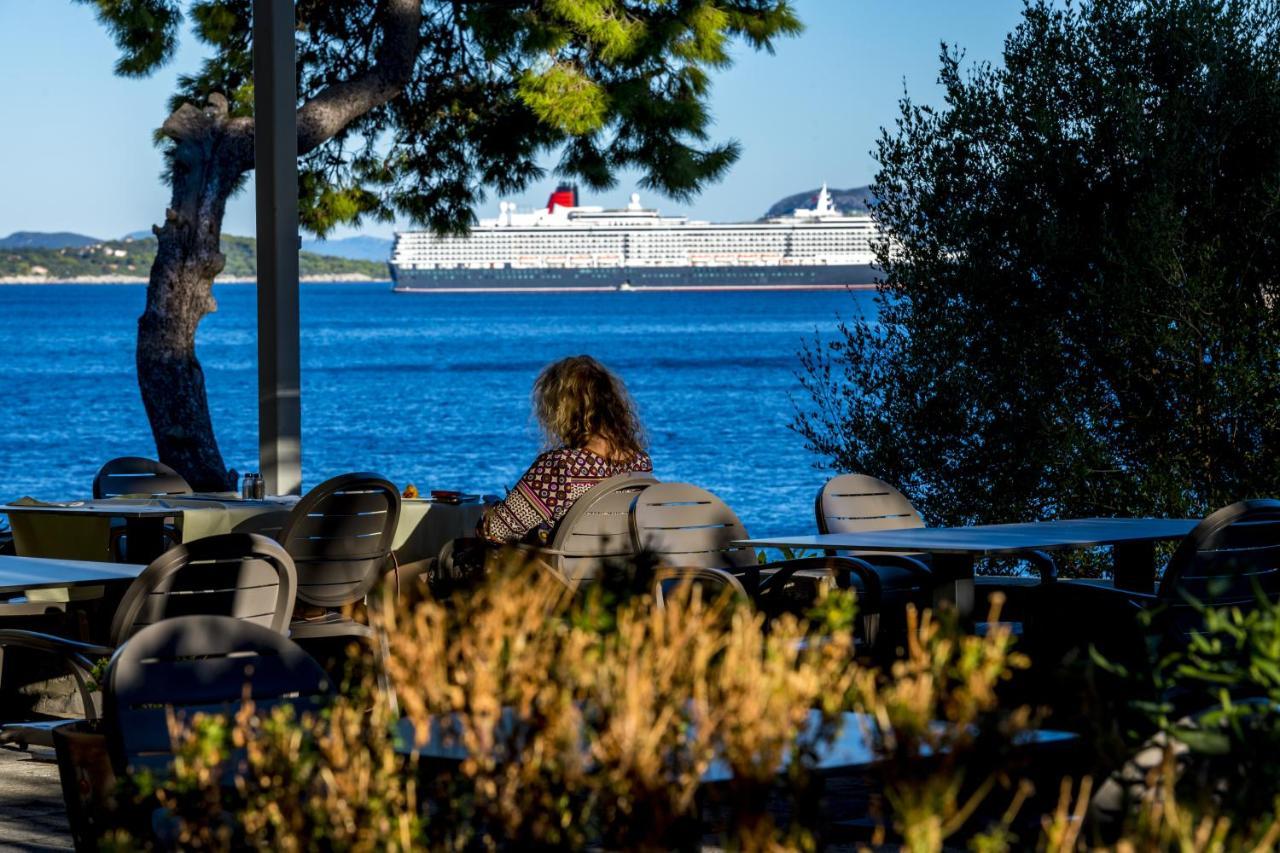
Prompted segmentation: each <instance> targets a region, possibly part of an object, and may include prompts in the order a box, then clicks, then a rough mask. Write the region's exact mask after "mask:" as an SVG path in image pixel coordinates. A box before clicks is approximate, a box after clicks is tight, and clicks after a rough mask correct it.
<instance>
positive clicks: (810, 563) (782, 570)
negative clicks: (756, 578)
mask: <svg viewBox="0 0 1280 853" xmlns="http://www.w3.org/2000/svg"><path fill="white" fill-rule="evenodd" d="M759 570H760V571H761V572H762V573H763V572H766V571H769V570H774V571H773V574H771V575H769V576H768V577H764V576H763V575H762V577H761V580H760V594H761V595H765V594H768V592H769V590H771V589H773V588H774V587H775V586H778V585H780V584H784V583H786V582H787V581H788V580H790V579H791V578H792V577H793V576H794V575H795V573H796V572H801V571H826V572H828V573H830V574H831V576H832V578H833V579H835V582H836V585H837V586H839V587H841V588H847V587H848V586H849V576H850V575H856V576H857V577H858V579H859V580H861V581H862V586H863V594H862V595H861V596H860V601H859V602H858V607H859V609H860V610H862V611H863V612H864V613H879V612H880V602H881V598H882V597H883V595H882V593H883V587H882V584H881V583H880V576H879V575H878V574H876V570H875V566H873V565H872V564H870V563H868V562H867V561H866V560H864V559H862V558H861V557H844V556H834V555H827V556H824V557H800V558H798V559H795V560H780V561H778V562H776V563H765V564H764V565H762V566H760V567H759Z"/></svg>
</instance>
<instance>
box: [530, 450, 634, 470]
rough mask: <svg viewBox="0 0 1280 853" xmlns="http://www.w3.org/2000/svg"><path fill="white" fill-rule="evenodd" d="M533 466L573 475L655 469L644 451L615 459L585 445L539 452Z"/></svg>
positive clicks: (538, 468)
mask: <svg viewBox="0 0 1280 853" xmlns="http://www.w3.org/2000/svg"><path fill="white" fill-rule="evenodd" d="M532 467H533V468H534V469H537V470H541V471H566V472H568V473H570V474H571V475H581V476H584V477H593V476H594V477H599V476H611V475H612V474H614V473H624V472H627V471H636V472H639V473H648V472H650V471H652V470H653V462H652V461H651V460H650V459H649V454H647V453H645V452H644V451H637V452H636V453H635V454H634V455H632V456H630V457H628V458H626V459H623V460H617V461H615V460H610V459H605V458H604V457H602V456H598V455H596V454H595V453H593V452H592V451H590V450H587V449H586V448H585V447H557V448H554V449H552V450H547V451H544V452H543V453H541V454H539V455H538V458H537V459H535V460H534V462H533V466H532Z"/></svg>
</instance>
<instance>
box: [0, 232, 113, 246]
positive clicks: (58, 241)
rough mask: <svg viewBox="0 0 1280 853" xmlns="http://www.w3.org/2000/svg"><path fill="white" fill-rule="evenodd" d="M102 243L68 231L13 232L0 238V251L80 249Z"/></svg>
mask: <svg viewBox="0 0 1280 853" xmlns="http://www.w3.org/2000/svg"><path fill="white" fill-rule="evenodd" d="M101 242H102V241H101V240H99V239H98V238H97V237H86V236H85V235H83V234H72V233H71V232H69V231H56V232H50V231H14V232H13V233H12V234H10V235H9V236H8V237H0V249H82V248H84V247H85V246H93V245H96V244H98V243H101Z"/></svg>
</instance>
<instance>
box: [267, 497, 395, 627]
mask: <svg viewBox="0 0 1280 853" xmlns="http://www.w3.org/2000/svg"><path fill="white" fill-rule="evenodd" d="M399 518H400V492H399V491H398V490H397V489H396V487H395V486H394V485H392V484H391V482H390V481H388V480H387V479H386V478H384V477H381V476H379V475H377V474H368V473H355V474H341V475H339V476H337V477H333V478H331V479H329V480H326V481H324V482H323V483H321V484H320V485H318V486H316V487H315V488H314V489H312V490H311V491H309V492H307V494H306V495H305V496H304V497H303V498H302V500H300V501H298V503H297V505H296V506H295V507H294V508H293V510H292V511H291V512H290V513H289V517H288V519H287V520H286V521H285V523H284V527H283V528H282V529H281V531H280V544H282V545H283V546H284V548H285V550H286V551H288V552H289V556H291V557H292V558H293V562H294V565H295V566H296V567H297V569H298V601H300V602H302V603H303V604H308V605H311V606H312V607H313V608H317V609H318V612H313V613H309V614H308V618H307V619H306V620H299V621H298V623H297V624H295V625H294V626H293V627H292V628H291V629H290V634H291V636H293V637H294V638H295V639H296V638H299V637H304V636H305V637H322V636H342V635H353V634H354V635H361V636H368V635H369V633H370V632H369V629H368V628H367V626H363V625H360V624H358V623H355V622H353V621H352V620H351V619H350V618H348V617H346V616H344V615H343V614H342V613H341V612H339V611H340V610H341V608H344V607H347V606H349V605H353V604H356V603H358V602H361V601H363V600H364V597H365V596H366V595H367V594H368V593H369V591H370V590H371V589H373V586H374V584H376V583H377V582H378V580H379V579H380V578H381V577H382V575H383V573H384V572H386V571H387V569H388V567H389V565H390V562H391V559H392V557H391V550H392V545H393V543H394V540H395V533H396V524H397V522H398V521H399Z"/></svg>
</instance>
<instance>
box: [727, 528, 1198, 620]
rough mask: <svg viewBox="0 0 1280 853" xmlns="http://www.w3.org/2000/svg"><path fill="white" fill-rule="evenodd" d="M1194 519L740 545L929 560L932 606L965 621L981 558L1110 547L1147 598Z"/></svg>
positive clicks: (1121, 574)
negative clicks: (949, 608)
mask: <svg viewBox="0 0 1280 853" xmlns="http://www.w3.org/2000/svg"><path fill="white" fill-rule="evenodd" d="M1199 523H1200V521H1199V519H1194V518H1071V519H1057V520H1054V521H1033V522H1027V523H1022V524H981V525H977V526H974V527H911V528H901V529H898V530H875V531H865V532H853V533H823V534H818V535H812V534H810V535H800V536H778V537H773V538H769V539H743V540H739V541H737V542H735V543H734V544H736V545H748V546H751V547H753V548H793V549H794V548H808V549H818V550H823V551H906V552H917V553H926V554H929V555H931V558H930V568H931V569H932V571H933V576H934V579H935V589H934V600H935V602H941V601H950V602H951V603H953V604H955V606H956V609H957V610H959V611H960V613H961V614H962V615H968V614H969V613H971V612H972V610H973V565H974V562H975V561H976V560H977V559H978V558H979V557H995V556H1018V555H1019V554H1027V553H1029V552H1032V551H1062V550H1067V549H1072V548H1092V547H1099V546H1109V547H1110V548H1111V551H1112V560H1113V566H1114V572H1115V585H1116V586H1117V587H1118V588H1120V589H1128V590H1133V591H1136V592H1150V591H1152V589H1153V588H1154V584H1155V543H1157V542H1163V541H1169V540H1175V539H1182V538H1183V537H1185V536H1186V535H1187V534H1188V533H1190V532H1191V530H1192V529H1193V528H1194V527H1195V526H1196V525H1197V524H1199Z"/></svg>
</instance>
